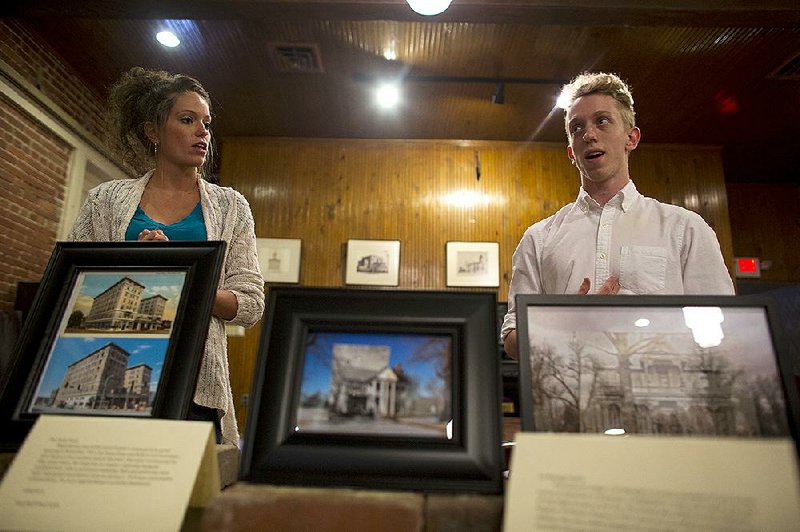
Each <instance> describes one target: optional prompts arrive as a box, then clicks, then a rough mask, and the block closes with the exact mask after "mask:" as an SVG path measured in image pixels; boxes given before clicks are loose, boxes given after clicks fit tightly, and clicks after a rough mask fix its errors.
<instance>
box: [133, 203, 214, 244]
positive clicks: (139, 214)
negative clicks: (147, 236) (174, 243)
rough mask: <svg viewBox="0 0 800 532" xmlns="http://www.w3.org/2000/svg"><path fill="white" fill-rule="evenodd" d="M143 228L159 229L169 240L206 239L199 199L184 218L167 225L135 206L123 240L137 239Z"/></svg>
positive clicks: (206, 234)
mask: <svg viewBox="0 0 800 532" xmlns="http://www.w3.org/2000/svg"><path fill="white" fill-rule="evenodd" d="M144 229H150V230H151V231H152V230H153V229H161V230H162V231H164V234H165V235H167V238H169V239H170V240H208V233H206V224H205V222H204V221H203V209H202V207H201V206H200V202H199V201H198V202H197V205H195V207H194V209H192V212H190V213H189V214H188V215H186V218H184V219H183V220H178V221H177V222H175V223H174V224H169V225H165V224H162V223H160V222H156V221H155V220H153V219H152V218H150V217H149V216H147V215H146V214H145V213H144V211H143V210H142V208H141V207H140V206H137V207H136V212H135V213H133V218H131V223H129V224H128V229H127V230H126V231H125V240H138V237H139V233H141V232H142V231H143V230H144Z"/></svg>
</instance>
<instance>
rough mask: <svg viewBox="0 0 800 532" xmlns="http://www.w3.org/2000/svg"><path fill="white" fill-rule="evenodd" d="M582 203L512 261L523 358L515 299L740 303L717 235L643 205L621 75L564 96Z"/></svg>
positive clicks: (528, 239)
mask: <svg viewBox="0 0 800 532" xmlns="http://www.w3.org/2000/svg"><path fill="white" fill-rule="evenodd" d="M562 95H563V96H565V97H566V98H567V101H568V104H567V105H566V107H565V109H566V115H565V125H566V131H567V138H568V139H569V145H568V147H567V156H568V157H569V158H570V160H571V161H572V164H574V165H575V167H576V168H577V169H578V171H579V172H580V176H581V189H580V191H579V193H578V198H577V200H576V201H575V202H573V203H570V204H569V205H566V206H565V207H562V208H561V209H560V210H559V211H558V212H556V213H555V214H554V215H552V216H550V217H549V218H545V219H544V220H541V221H539V222H537V223H535V224H533V225H532V226H530V227H529V228H528V229H527V230H526V231H525V234H523V235H522V239H521V240H520V243H519V245H518V246H517V249H516V251H515V252H514V257H513V259H512V263H513V268H512V277H511V286H510V287H509V291H508V314H506V316H505V320H504V321H503V327H502V331H501V336H502V338H503V345H504V347H505V350H506V352H507V353H508V354H509V355H510V356H512V357H514V358H516V356H517V331H516V314H515V301H514V299H515V297H516V295H517V294H589V293H595V294H733V283H732V282H731V278H730V275H729V274H728V270H727V269H726V268H725V262H724V261H723V259H722V253H721V252H720V248H719V242H717V237H716V235H715V234H714V231H713V230H712V229H711V228H710V227H709V226H708V224H706V222H705V221H704V220H703V219H702V218H701V217H700V216H699V215H698V214H696V213H694V212H692V211H689V210H686V209H684V208H682V207H678V206H675V205H669V204H665V203H660V202H658V201H656V200H654V199H651V198H647V197H645V196H642V195H641V194H640V193H639V192H638V191H637V190H636V187H635V186H634V184H633V181H631V179H630V175H629V172H628V157H629V155H630V153H631V152H632V151H633V150H635V149H636V146H637V145H638V144H639V139H640V138H641V132H640V131H639V128H637V127H636V123H635V112H634V109H633V96H632V95H631V92H630V90H629V89H628V87H627V85H626V84H625V83H624V82H623V81H622V80H621V79H620V78H619V77H617V76H615V75H614V74H607V73H602V72H601V73H584V74H581V75H579V76H578V77H576V78H575V79H574V80H572V82H570V83H569V84H568V85H565V86H564V89H563V91H562Z"/></svg>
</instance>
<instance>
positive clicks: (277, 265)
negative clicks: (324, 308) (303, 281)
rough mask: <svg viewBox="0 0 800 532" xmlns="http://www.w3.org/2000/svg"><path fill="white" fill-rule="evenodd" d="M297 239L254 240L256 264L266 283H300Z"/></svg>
mask: <svg viewBox="0 0 800 532" xmlns="http://www.w3.org/2000/svg"><path fill="white" fill-rule="evenodd" d="M301 243H302V241H301V240H300V239H299V238H256V250H257V251H258V264H259V265H260V266H261V275H262V276H263V277H264V281H266V282H268V283H299V282H300V248H301Z"/></svg>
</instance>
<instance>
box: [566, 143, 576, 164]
mask: <svg viewBox="0 0 800 532" xmlns="http://www.w3.org/2000/svg"><path fill="white" fill-rule="evenodd" d="M567 157H569V160H570V162H571V163H572V164H575V153H574V152H573V151H572V146H570V145H567Z"/></svg>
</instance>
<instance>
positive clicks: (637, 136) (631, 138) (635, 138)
mask: <svg viewBox="0 0 800 532" xmlns="http://www.w3.org/2000/svg"><path fill="white" fill-rule="evenodd" d="M641 138H642V132H641V130H640V129H639V128H638V127H633V128H631V130H630V131H628V141H627V142H625V151H629V152H631V151H633V150H635V149H636V146H638V145H639V141H640V140H641Z"/></svg>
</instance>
